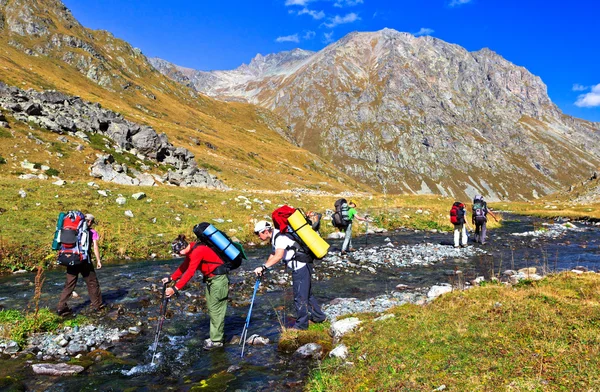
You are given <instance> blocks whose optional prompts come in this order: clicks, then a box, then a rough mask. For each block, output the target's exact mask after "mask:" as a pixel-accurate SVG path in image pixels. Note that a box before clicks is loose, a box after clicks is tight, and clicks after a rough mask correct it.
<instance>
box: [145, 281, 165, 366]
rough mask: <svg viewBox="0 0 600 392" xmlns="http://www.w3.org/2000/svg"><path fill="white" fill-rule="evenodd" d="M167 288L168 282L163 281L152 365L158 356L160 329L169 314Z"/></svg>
mask: <svg viewBox="0 0 600 392" xmlns="http://www.w3.org/2000/svg"><path fill="white" fill-rule="evenodd" d="M166 290H167V283H163V288H162V297H161V301H160V309H159V311H158V313H159V318H158V325H157V326H156V333H155V334H154V351H153V352H152V362H151V363H150V364H151V365H154V357H155V356H156V349H157V348H158V338H159V337H160V331H162V326H163V323H164V322H165V316H166V314H167V304H168V303H169V298H167V297H166V296H165V291H166Z"/></svg>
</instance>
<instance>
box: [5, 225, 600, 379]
mask: <svg viewBox="0 0 600 392" xmlns="http://www.w3.org/2000/svg"><path fill="white" fill-rule="evenodd" d="M504 217H505V218H507V219H510V220H506V221H505V224H504V226H503V227H502V228H501V229H498V230H495V231H492V232H491V233H490V234H491V238H489V240H488V244H486V245H485V246H484V249H486V250H487V251H488V252H489V253H490V254H488V255H484V256H476V257H472V258H469V259H449V260H444V261H443V262H439V263H436V264H435V265H431V266H426V267H423V266H413V267H405V268H385V269H380V270H379V271H378V273H377V274H371V273H368V272H361V273H360V274H357V273H356V271H352V270H350V271H349V272H343V271H342V272H338V273H336V275H337V276H334V277H328V276H327V275H324V274H323V273H322V272H323V271H326V270H327V269H326V268H324V267H326V265H324V264H325V263H326V262H317V264H316V270H317V276H318V277H319V280H318V281H315V283H314V290H315V295H316V296H317V297H318V298H319V299H320V300H321V303H323V304H324V303H327V302H328V301H330V300H332V299H334V298H339V297H355V298H358V299H366V298H370V297H374V296H377V295H380V294H383V293H386V292H390V291H391V290H393V289H394V287H395V286H396V285H398V284H406V285H408V286H410V287H415V288H416V287H429V286H431V285H433V284H436V283H448V282H450V283H452V279H453V277H452V275H453V271H454V270H456V269H460V270H462V271H463V273H464V275H465V278H466V279H467V280H469V279H472V278H475V277H476V276H480V275H483V276H485V277H486V278H488V277H489V276H490V274H491V273H492V270H493V271H494V273H496V274H497V273H498V272H499V271H503V270H506V269H517V268H522V267H531V266H535V267H537V268H538V269H545V270H564V269H571V268H573V267H575V266H585V267H587V268H589V269H591V270H598V269H599V268H600V249H599V246H598V245H599V244H600V242H598V234H599V233H600V230H599V229H598V227H596V226H592V225H585V224H583V223H575V225H576V226H578V227H580V228H581V229H582V230H581V231H573V230H570V231H567V232H566V233H564V234H563V235H561V236H560V237H558V238H556V239H550V238H536V239H532V238H530V237H518V236H512V235H511V233H515V232H516V233H523V232H527V231H531V230H533V228H534V225H535V227H540V224H541V222H543V221H541V220H538V219H534V218H529V217H517V216H511V215H509V214H504ZM386 238H389V239H390V240H391V242H393V243H394V244H397V245H404V244H418V243H423V242H430V243H436V244H447V245H449V246H450V244H451V241H452V235H451V234H450V233H425V232H414V231H397V232H393V233H384V234H378V235H369V236H368V237H364V236H362V237H357V238H356V239H355V240H353V242H354V246H355V247H356V248H358V247H364V246H365V245H366V244H367V245H366V246H367V247H372V246H379V245H384V244H386V243H387V242H386V241H385V240H386ZM329 242H330V243H331V244H332V251H335V250H336V248H337V249H338V250H339V246H340V245H341V242H340V241H329ZM267 252H268V249H266V248H260V249H253V250H250V251H249V252H248V255H249V260H248V262H247V263H245V264H244V265H243V266H242V267H241V269H240V270H238V271H236V272H235V273H234V274H232V276H231V283H232V289H231V292H230V297H231V305H230V306H229V308H228V314H227V318H226V327H225V335H226V339H227V340H230V339H231V338H232V337H233V336H234V335H238V336H239V335H240V334H241V331H242V328H243V325H244V322H245V319H246V312H247V310H248V305H249V298H250V297H251V295H252V290H253V286H254V277H253V276H252V275H251V273H250V271H251V270H252V269H253V268H254V267H256V266H258V265H260V264H261V263H263V262H264V260H265V258H266V256H267ZM179 262H181V259H179V260H166V261H145V262H138V263H133V264H121V265H107V266H105V267H104V268H102V269H101V270H99V271H98V277H99V280H100V284H101V287H102V291H103V297H104V300H105V302H106V303H107V304H108V305H109V307H110V309H109V311H108V314H107V315H105V316H104V317H102V318H100V319H99V320H98V323H102V324H106V325H108V326H110V327H115V326H118V327H120V328H128V327H131V326H135V325H137V324H138V323H139V322H141V323H142V325H141V328H142V333H141V334H140V335H138V336H131V337H128V338H125V339H124V340H122V341H120V342H117V343H115V344H114V347H112V348H111V349H110V351H111V352H112V353H113V354H114V355H115V358H113V359H112V360H107V361H102V362H99V363H97V364H94V365H92V366H90V367H89V368H88V369H86V371H85V372H84V373H83V374H84V375H85V377H71V378H52V377H46V376H36V375H34V374H33V373H32V371H31V367H30V366H29V365H27V364H24V365H23V367H22V368H20V370H18V371H17V373H18V374H16V375H17V376H18V377H19V378H22V381H23V382H24V384H25V385H26V386H27V388H29V389H30V390H47V391H88V390H89V391H92V390H102V391H106V390H115V391H118V390H119V391H120V390H125V389H129V388H132V389H135V390H141V391H152V390H164V389H171V390H184V391H185V390H190V389H192V388H193V387H194V386H203V390H230V391H235V390H239V391H272V390H288V391H289V390H292V391H293V390H300V389H301V388H302V381H303V380H304V379H305V378H306V376H307V374H308V372H309V370H310V368H311V367H313V366H315V363H314V362H310V361H300V360H297V359H294V358H292V356H291V355H287V354H282V353H279V352H278V351H277V340H278V337H279V328H280V323H288V322H289V321H290V320H291V319H290V315H291V314H293V313H292V312H291V309H292V306H291V305H292V292H291V291H292V290H291V284H290V285H287V286H284V287H277V286H275V287H273V291H267V290H266V289H265V288H264V287H263V288H261V290H260V292H259V293H258V294H257V297H256V302H255V304H254V309H253V314H252V319H251V322H250V327H249V331H248V336H250V335H252V334H254V333H257V334H259V335H261V336H265V337H267V338H269V339H270V340H271V342H272V343H271V344H270V345H267V346H248V345H246V354H245V356H244V358H240V352H241V347H240V346H239V345H237V344H234V345H231V344H227V345H226V346H225V348H224V349H220V350H214V351H210V352H207V351H203V350H202V343H203V340H204V339H205V338H207V337H208V316H207V315H206V314H205V313H204V303H203V294H204V286H203V284H202V283H201V279H199V278H195V279H194V282H193V283H192V284H191V285H188V287H187V290H186V291H187V292H188V293H190V294H191V296H190V297H188V296H185V295H182V296H181V297H180V298H178V299H174V300H171V301H170V303H169V306H168V309H169V312H168V316H169V318H168V319H167V320H166V321H165V323H164V327H163V331H162V335H161V339H160V342H159V346H158V350H157V352H158V354H157V360H156V364H155V365H150V362H151V358H152V345H153V341H154V332H155V328H156V322H157V320H156V317H157V313H158V308H159V295H160V294H159V291H158V290H156V291H153V290H152V286H153V285H155V286H154V287H155V288H157V287H158V286H160V283H159V281H160V278H162V277H164V276H167V275H169V274H170V273H171V272H172V271H173V270H174V269H175V268H176V267H177V265H178V264H179ZM33 279H34V275H32V274H23V275H12V276H5V277H1V278H0V305H1V306H2V307H3V308H16V309H24V308H26V307H27V306H31V304H30V301H31V298H32V296H33ZM63 283H64V271H63V270H55V271H51V272H49V273H47V275H46V281H45V284H44V290H43V295H42V298H41V302H40V305H41V306H48V307H50V308H54V306H55V305H56V301H57V299H58V295H59V293H60V291H61V289H62V285H63ZM76 292H77V293H78V294H79V295H80V297H79V298H76V299H73V300H72V301H71V302H70V305H71V307H72V308H73V309H74V310H75V312H79V311H81V310H83V309H85V308H86V307H87V305H88V304H89V301H88V295H87V290H86V288H85V284H84V283H83V282H82V281H81V282H79V284H78V286H77V288H76ZM119 310H120V311H119ZM120 313H122V314H120ZM5 361H10V360H8V359H3V360H0V364H2V363H4V362H5ZM13 361H14V360H13ZM37 362H39V361H34V363H37ZM232 366H233V367H235V368H236V369H237V370H235V371H233V373H228V372H227V370H228V369H230V367H232ZM2 368H6V367H5V366H2ZM11 368H12V367H11ZM0 374H2V370H0ZM11 375H13V376H15V373H14V371H12V373H11Z"/></svg>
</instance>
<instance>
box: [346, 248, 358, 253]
mask: <svg viewBox="0 0 600 392" xmlns="http://www.w3.org/2000/svg"><path fill="white" fill-rule="evenodd" d="M348 252H356V249H354V248H350V249H348Z"/></svg>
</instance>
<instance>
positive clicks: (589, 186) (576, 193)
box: [557, 172, 600, 204]
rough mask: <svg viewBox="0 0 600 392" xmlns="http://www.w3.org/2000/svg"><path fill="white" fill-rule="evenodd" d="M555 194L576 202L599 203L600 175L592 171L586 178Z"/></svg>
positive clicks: (560, 197)
mask: <svg viewBox="0 0 600 392" xmlns="http://www.w3.org/2000/svg"><path fill="white" fill-rule="evenodd" d="M557 196H558V198H559V199H565V200H568V201H569V202H571V203H576V204H593V203H600V175H598V173H597V172H594V173H593V174H592V176H591V177H589V178H588V179H586V180H584V181H581V182H580V183H578V184H573V185H571V186H570V187H569V189H568V190H566V191H562V192H560V193H559V194H558V195H557Z"/></svg>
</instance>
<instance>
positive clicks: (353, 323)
mask: <svg viewBox="0 0 600 392" xmlns="http://www.w3.org/2000/svg"><path fill="white" fill-rule="evenodd" d="M361 323H362V321H360V320H359V319H358V318H357V317H349V318H346V319H343V320H339V321H335V322H333V323H331V328H330V329H329V334H330V335H331V336H333V340H334V341H335V342H338V341H339V340H340V339H341V338H342V336H344V335H345V334H347V333H348V332H350V331H353V330H354V329H355V328H356V327H357V326H358V325H360V324H361Z"/></svg>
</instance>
